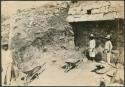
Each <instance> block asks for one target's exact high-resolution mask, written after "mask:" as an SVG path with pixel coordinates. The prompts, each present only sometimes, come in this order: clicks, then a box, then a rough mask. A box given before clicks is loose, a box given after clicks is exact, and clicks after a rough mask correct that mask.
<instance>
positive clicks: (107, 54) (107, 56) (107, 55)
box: [106, 52, 111, 64]
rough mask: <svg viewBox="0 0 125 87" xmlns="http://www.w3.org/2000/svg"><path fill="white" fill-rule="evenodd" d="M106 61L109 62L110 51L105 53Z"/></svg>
mask: <svg viewBox="0 0 125 87" xmlns="http://www.w3.org/2000/svg"><path fill="white" fill-rule="evenodd" d="M106 58H107V62H108V63H109V64H110V59H111V52H109V53H106Z"/></svg>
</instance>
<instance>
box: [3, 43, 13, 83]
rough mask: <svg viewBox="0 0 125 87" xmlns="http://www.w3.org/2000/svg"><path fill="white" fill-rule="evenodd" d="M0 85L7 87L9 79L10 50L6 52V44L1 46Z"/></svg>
mask: <svg viewBox="0 0 125 87" xmlns="http://www.w3.org/2000/svg"><path fill="white" fill-rule="evenodd" d="M1 53H2V85H9V84H10V79H11V64H12V57H11V53H10V50H8V44H7V43H4V44H3V45H2V50H1Z"/></svg>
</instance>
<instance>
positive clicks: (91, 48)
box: [89, 34, 96, 61]
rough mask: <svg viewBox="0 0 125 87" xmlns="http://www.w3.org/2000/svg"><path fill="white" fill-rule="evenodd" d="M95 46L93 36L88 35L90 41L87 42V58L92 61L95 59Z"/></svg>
mask: <svg viewBox="0 0 125 87" xmlns="http://www.w3.org/2000/svg"><path fill="white" fill-rule="evenodd" d="M95 46H96V41H95V39H94V35H93V34H90V41H89V57H90V59H91V60H92V61H93V60H94V59H95V55H96V53H95Z"/></svg>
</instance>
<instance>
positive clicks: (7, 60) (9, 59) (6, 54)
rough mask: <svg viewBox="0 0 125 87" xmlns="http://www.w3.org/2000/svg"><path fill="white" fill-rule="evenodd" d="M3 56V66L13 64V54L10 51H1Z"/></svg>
mask: <svg viewBox="0 0 125 87" xmlns="http://www.w3.org/2000/svg"><path fill="white" fill-rule="evenodd" d="M1 56H2V65H4V64H8V63H11V62H12V57H11V52H10V51H9V50H7V51H5V50H3V49H2V50H1Z"/></svg>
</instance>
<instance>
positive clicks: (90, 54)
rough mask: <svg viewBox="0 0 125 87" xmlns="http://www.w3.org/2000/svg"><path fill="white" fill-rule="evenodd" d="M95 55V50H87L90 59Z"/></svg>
mask: <svg viewBox="0 0 125 87" xmlns="http://www.w3.org/2000/svg"><path fill="white" fill-rule="evenodd" d="M95 55H96V52H95V50H93V49H89V56H90V57H95Z"/></svg>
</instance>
